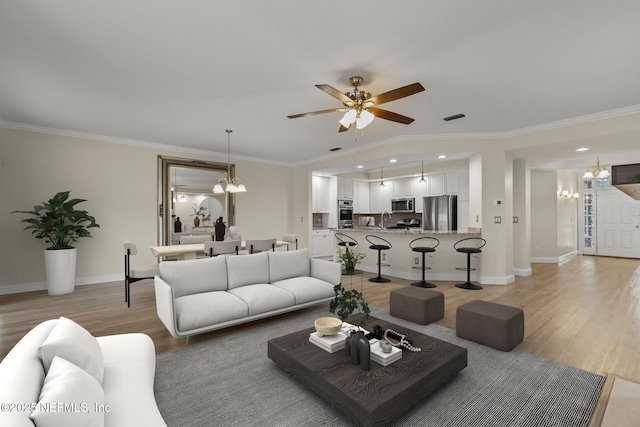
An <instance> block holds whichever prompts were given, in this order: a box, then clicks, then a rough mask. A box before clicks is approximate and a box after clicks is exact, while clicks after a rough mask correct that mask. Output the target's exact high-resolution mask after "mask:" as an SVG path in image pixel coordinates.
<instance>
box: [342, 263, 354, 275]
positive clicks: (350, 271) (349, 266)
mask: <svg viewBox="0 0 640 427" xmlns="http://www.w3.org/2000/svg"><path fill="white" fill-rule="evenodd" d="M344 269H345V271H346V272H347V274H353V272H354V271H356V266H355V265H354V264H347V265H345V266H344Z"/></svg>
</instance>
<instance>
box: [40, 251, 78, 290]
mask: <svg viewBox="0 0 640 427" xmlns="http://www.w3.org/2000/svg"><path fill="white" fill-rule="evenodd" d="M77 254H78V250H77V249H76V248H73V249H58V250H46V249H45V251H44V266H45V270H46V272H47V289H48V291H49V295H63V294H69V293H71V292H73V290H74V288H75V284H76V256H77Z"/></svg>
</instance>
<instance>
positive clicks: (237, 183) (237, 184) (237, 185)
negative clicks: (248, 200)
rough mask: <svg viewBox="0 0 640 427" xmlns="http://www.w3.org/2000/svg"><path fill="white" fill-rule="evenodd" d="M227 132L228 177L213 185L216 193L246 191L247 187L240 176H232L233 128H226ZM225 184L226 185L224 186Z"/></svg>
mask: <svg viewBox="0 0 640 427" xmlns="http://www.w3.org/2000/svg"><path fill="white" fill-rule="evenodd" d="M225 132H227V177H226V178H220V179H218V182H216V185H215V186H214V187H213V193H214V194H220V193H224V192H225V191H226V192H228V193H245V192H246V191H247V188H246V187H245V186H244V184H243V183H242V181H241V180H240V178H231V132H233V131H232V130H231V129H226V130H225ZM223 185H225V186H226V188H225V187H223Z"/></svg>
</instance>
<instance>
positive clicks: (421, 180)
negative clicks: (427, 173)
mask: <svg viewBox="0 0 640 427" xmlns="http://www.w3.org/2000/svg"><path fill="white" fill-rule="evenodd" d="M418 182H419V183H421V184H422V183H425V182H427V180H426V179H424V160H423V161H422V178H420V181H418Z"/></svg>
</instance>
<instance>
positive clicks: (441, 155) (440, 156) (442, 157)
mask: <svg viewBox="0 0 640 427" xmlns="http://www.w3.org/2000/svg"><path fill="white" fill-rule="evenodd" d="M438 158H439V159H446V158H447V156H445V155H444V154H440V155H439V156H438Z"/></svg>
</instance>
